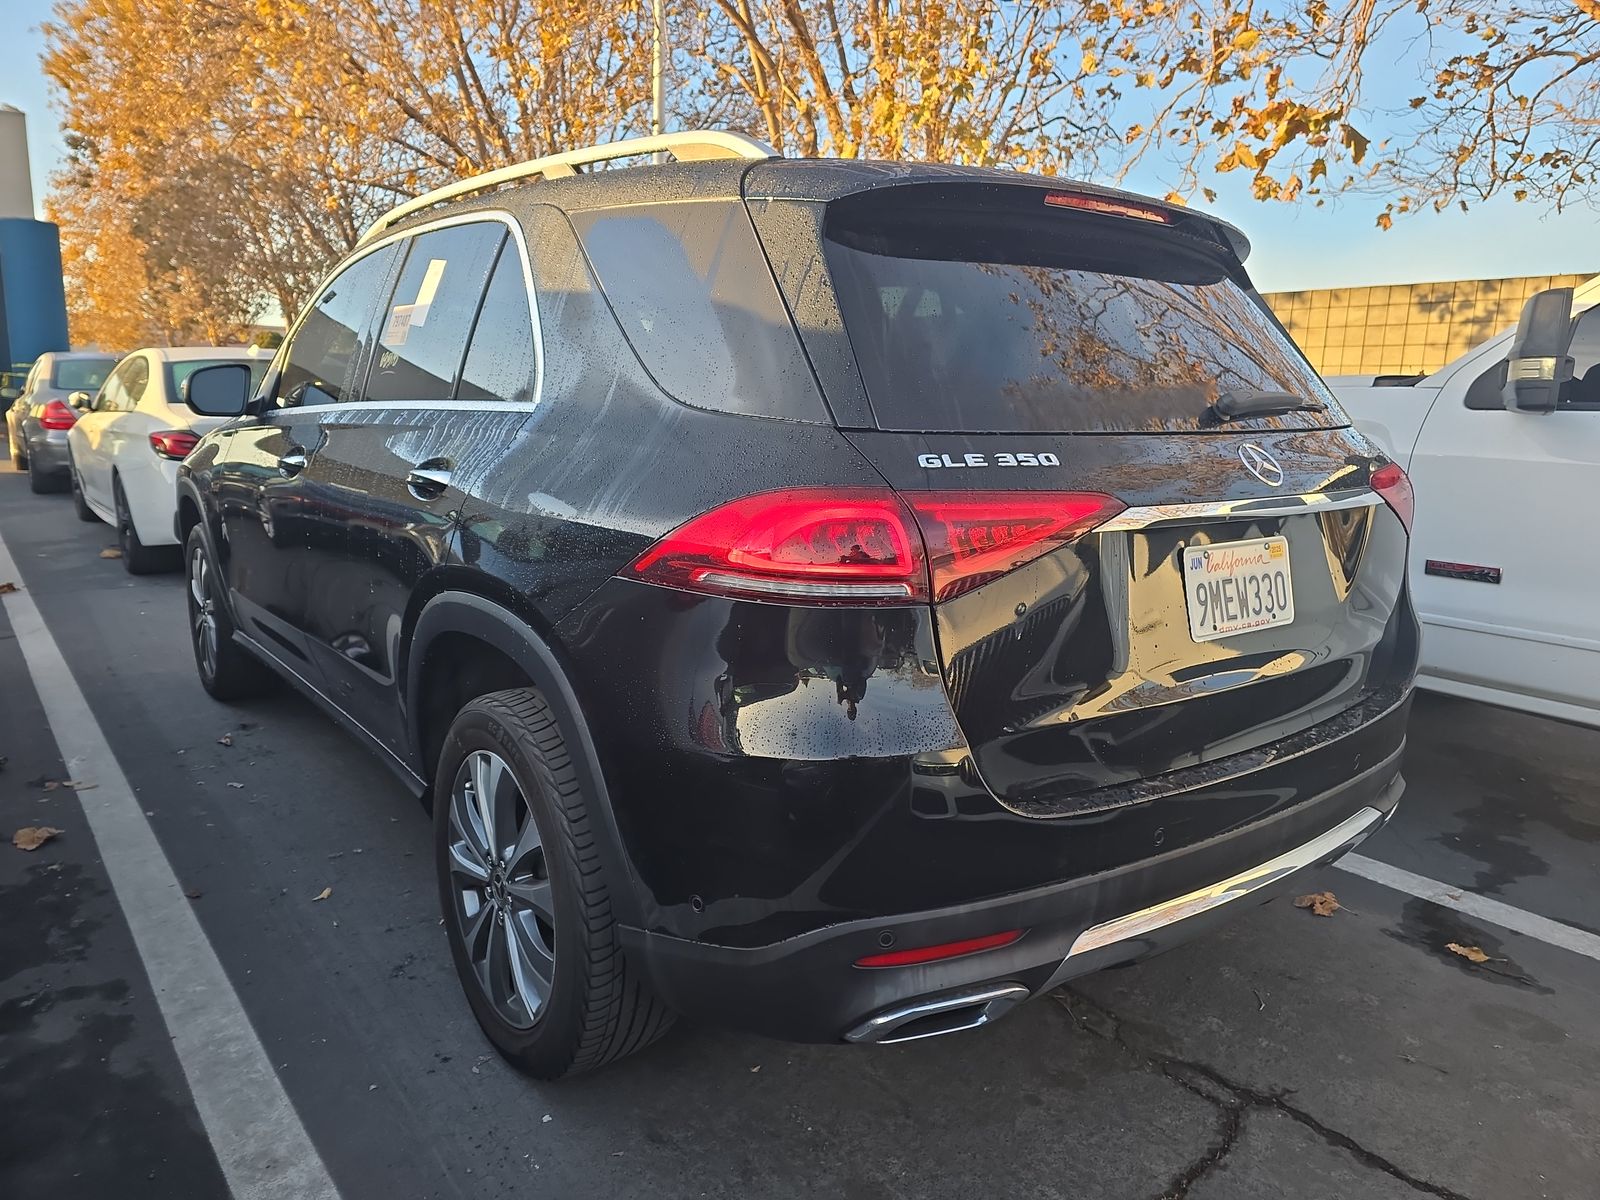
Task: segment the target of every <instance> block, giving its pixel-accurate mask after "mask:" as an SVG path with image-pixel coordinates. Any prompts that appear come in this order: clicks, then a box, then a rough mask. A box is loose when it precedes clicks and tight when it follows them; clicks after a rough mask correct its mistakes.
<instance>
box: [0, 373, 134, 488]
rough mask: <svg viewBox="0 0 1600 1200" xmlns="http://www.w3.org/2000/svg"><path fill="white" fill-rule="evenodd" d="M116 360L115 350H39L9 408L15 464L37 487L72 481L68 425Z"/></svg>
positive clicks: (8, 430)
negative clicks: (112, 352)
mask: <svg viewBox="0 0 1600 1200" xmlns="http://www.w3.org/2000/svg"><path fill="white" fill-rule="evenodd" d="M116 365H117V359H116V356H115V355H112V354H100V353H94V352H79V353H72V352H68V351H50V352H49V353H46V354H41V355H40V356H39V359H38V361H37V362H35V363H34V364H33V368H32V369H31V370H30V371H29V372H28V377H27V379H26V380H25V381H24V382H23V385H22V392H21V394H19V395H18V396H17V398H16V399H15V400H13V401H12V403H11V407H10V408H8V409H7V410H6V441H7V444H8V445H9V447H10V450H11V465H12V466H14V467H16V469H17V470H19V471H27V472H28V474H29V479H28V482H29V484H30V485H31V486H32V488H33V490H34V491H36V492H54V491H59V490H61V489H62V488H65V487H66V485H67V481H68V478H69V476H68V462H69V460H68V457H67V430H69V429H71V428H72V426H73V425H74V424H75V423H76V422H77V420H78V413H79V412H80V411H82V410H84V409H87V408H88V407H89V404H90V402H91V401H92V400H93V399H94V394H95V393H96V392H98V391H99V390H100V385H101V384H103V383H104V382H105V381H106V376H107V375H109V374H111V369H112V368H113V367H115V366H116Z"/></svg>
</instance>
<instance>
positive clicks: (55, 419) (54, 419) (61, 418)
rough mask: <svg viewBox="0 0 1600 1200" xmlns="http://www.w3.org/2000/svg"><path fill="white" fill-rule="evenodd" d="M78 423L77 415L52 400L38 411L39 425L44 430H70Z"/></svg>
mask: <svg viewBox="0 0 1600 1200" xmlns="http://www.w3.org/2000/svg"><path fill="white" fill-rule="evenodd" d="M77 423H78V414H77V413H75V412H73V411H72V409H71V408H69V407H68V406H67V405H65V404H63V403H61V401H59V400H52V401H50V403H49V404H46V405H45V406H44V407H43V408H42V409H40V410H39V424H40V425H41V426H43V427H44V428H45V429H71V428H72V427H73V426H74V425H76V424H77Z"/></svg>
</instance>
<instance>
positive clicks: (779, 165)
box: [383, 158, 1250, 262]
mask: <svg viewBox="0 0 1600 1200" xmlns="http://www.w3.org/2000/svg"><path fill="white" fill-rule="evenodd" d="M962 181H967V182H973V183H987V184H991V185H997V186H1008V185H1010V186H1024V187H1036V188H1043V189H1051V190H1056V191H1062V190H1067V191H1072V192H1075V193H1080V194H1085V195H1093V196H1101V197H1105V198H1109V199H1121V200H1130V201H1137V202H1138V203H1139V204H1142V205H1153V206H1155V207H1158V208H1161V209H1163V210H1165V211H1168V212H1171V213H1173V214H1174V215H1175V216H1176V217H1178V218H1180V219H1182V220H1185V221H1189V220H1193V221H1197V222H1200V223H1202V224H1204V225H1207V226H1209V227H1210V228H1211V230H1212V231H1213V232H1212V234H1211V236H1212V237H1216V238H1220V240H1221V241H1223V243H1224V244H1225V245H1227V246H1229V247H1230V248H1231V249H1232V250H1233V252H1234V254H1235V255H1237V256H1238V258H1239V261H1241V262H1243V261H1244V259H1245V257H1246V256H1247V255H1248V254H1249V253H1250V241H1249V239H1248V238H1247V237H1245V235H1244V234H1243V233H1242V232H1241V231H1240V230H1239V229H1237V228H1236V227H1234V226H1233V225H1231V224H1229V223H1228V222H1227V221H1223V220H1221V219H1219V218H1217V217H1214V216H1212V215H1211V214H1209V213H1203V212H1200V211H1198V210H1195V209H1190V208H1185V207H1184V206H1182V205H1179V204H1172V203H1168V202H1167V201H1164V200H1156V199H1153V198H1152V197H1149V196H1142V195H1139V194H1138V193H1135V192H1126V191H1122V190H1119V189H1117V188H1109V187H1105V186H1103V185H1101V184H1096V183H1087V182H1083V181H1079V180H1073V179H1065V178H1062V177H1060V176H1050V175H1031V174H1027V173H1025V172H1021V171H1007V170H1002V169H999V168H995V167H969V166H950V165H942V164H938V163H917V162H888V161H878V160H873V159H841V158H766V159H755V160H750V159H704V160H694V161H687V162H669V163H662V164H653V163H646V164H641V165H639V166H630V167H625V168H621V169H610V170H594V171H587V172H583V173H580V174H576V175H571V176H568V177H565V178H554V179H530V180H527V181H522V182H516V183H512V184H508V185H506V186H503V187H500V188H498V189H494V190H486V191H483V192H478V193H474V194H472V195H470V196H466V197H463V198H460V199H451V200H447V201H445V202H443V203H441V204H440V205H439V206H438V207H435V208H429V209H424V210H422V211H421V212H417V213H413V214H410V215H408V216H406V217H405V218H403V219H401V220H399V221H396V222H395V223H394V224H393V225H392V226H390V227H388V228H386V229H384V230H383V236H385V237H387V236H392V235H393V234H396V233H399V232H401V231H403V230H405V229H407V228H410V227H412V226H414V225H418V224H423V223H426V222H427V221H429V220H436V219H437V218H438V217H439V216H440V215H441V214H442V213H446V212H448V213H456V212H461V211H470V210H473V209H502V208H506V207H508V206H515V205H520V204H523V203H542V204H550V205H553V206H555V207H557V208H561V209H565V210H567V211H569V212H581V211H588V210H592V209H599V208H617V207H624V206H627V205H634V204H650V203H663V202H670V201H678V200H733V199H737V198H739V197H741V196H742V197H743V198H744V199H746V200H764V199H772V200H809V201H822V202H826V201H831V200H837V199H840V198H841V197H844V196H848V195H853V194H855V193H858V192H865V191H871V190H874V189H877V188H883V187H896V186H901V185H905V184H925V183H956V182H962Z"/></svg>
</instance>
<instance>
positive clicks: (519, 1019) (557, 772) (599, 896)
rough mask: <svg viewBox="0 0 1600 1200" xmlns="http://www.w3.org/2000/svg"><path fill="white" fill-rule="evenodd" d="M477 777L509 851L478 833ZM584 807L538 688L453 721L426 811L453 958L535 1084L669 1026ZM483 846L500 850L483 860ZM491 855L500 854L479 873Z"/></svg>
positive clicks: (490, 1031)
mask: <svg viewBox="0 0 1600 1200" xmlns="http://www.w3.org/2000/svg"><path fill="white" fill-rule="evenodd" d="M497 764H498V767H497ZM497 770H498V774H497V773H496V772H497ZM480 780H481V781H493V782H494V783H497V784H498V786H491V787H488V788H486V789H485V790H486V791H490V792H492V793H493V795H494V796H495V797H496V803H495V805H494V806H493V810H492V811H493V812H494V813H497V814H498V817H499V819H498V822H497V824H498V825H499V826H500V828H501V830H502V831H504V830H505V828H506V825H507V824H508V823H510V824H511V826H512V828H514V829H515V830H516V831H517V834H516V837H515V839H514V841H515V845H513V846H512V847H511V851H510V852H509V853H505V852H503V850H504V847H505V846H506V845H507V844H508V843H507V840H506V839H507V838H509V837H510V836H511V835H510V834H509V833H505V832H502V834H501V835H500V836H498V837H495V838H493V839H488V838H486V837H485V836H484V828H485V827H484V822H483V819H482V817H481V815H480V814H481V810H480V809H479V808H478V807H477V805H476V792H475V790H474V789H475V785H476V784H477V783H478V781H480ZM589 803H590V800H589V797H587V796H586V795H585V794H584V791H583V788H582V786H581V785H580V784H579V782H578V776H577V772H576V771H575V770H574V769H573V765H572V760H571V758H570V756H569V755H568V753H567V747H566V743H565V742H564V741H563V740H562V737H561V732H560V730H559V728H558V727H557V725H556V722H555V719H554V717H553V716H552V715H551V713H550V709H549V707H548V706H547V705H546V704H545V701H544V698H543V697H542V696H541V695H540V694H539V693H538V692H537V691H534V690H533V689H531V688H519V689H517V690H514V691H506V692H494V693H492V694H490V695H487V696H480V697H478V698H477V699H476V700H474V701H472V702H471V703H470V704H468V705H467V706H466V707H465V708H463V709H462V710H461V712H460V713H458V714H457V716H456V719H455V722H454V723H453V724H452V725H451V726H450V732H449V734H448V735H447V736H446V738H445V743H444V749H443V752H442V753H441V754H440V758H439V768H438V772H437V774H436V776H435V779H434V803H433V812H434V845H435V850H436V860H437V862H436V865H437V868H438V873H439V899H440V903H441V905H442V907H443V910H444V924H445V929H446V932H447V934H448V936H449V939H450V954H451V957H452V958H453V959H454V960H455V965H456V974H457V975H458V976H459V977H460V980H461V986H462V989H463V990H464V991H465V992H466V994H467V1002H468V1003H469V1004H470V1005H471V1007H472V1013H473V1016H475V1017H476V1018H477V1019H478V1024H479V1025H480V1026H481V1027H482V1028H483V1031H484V1033H485V1034H486V1035H487V1036H488V1038H489V1041H490V1042H491V1043H493V1045H494V1047H495V1049H496V1050H498V1051H499V1052H500V1053H501V1054H502V1055H503V1056H504V1057H505V1058H506V1059H507V1060H509V1061H510V1062H511V1064H512V1065H513V1066H515V1067H517V1068H518V1069H519V1070H522V1071H525V1072H526V1073H527V1074H529V1075H532V1076H534V1077H535V1078H538V1079H560V1078H562V1077H564V1076H568V1075H576V1074H579V1073H580V1072H583V1071H589V1070H593V1069H594V1068H595V1067H599V1066H603V1065H604V1064H606V1063H608V1062H612V1061H615V1060H616V1059H619V1058H622V1057H624V1056H626V1055H629V1054H633V1053H634V1052H635V1051H638V1050H641V1049H643V1048H644V1047H645V1046H647V1045H649V1044H650V1043H651V1042H653V1041H655V1040H656V1038H658V1037H660V1036H661V1035H662V1034H663V1033H665V1032H666V1031H667V1029H668V1028H669V1027H670V1026H671V1025H672V1021H673V1019H674V1018H673V1014H672V1012H671V1011H670V1010H669V1009H667V1008H666V1006H664V1005H663V1004H662V1003H661V1002H660V1001H659V1000H657V999H656V998H655V997H654V996H653V995H652V994H651V993H650V991H649V990H648V988H647V987H646V986H645V984H644V982H643V981H642V980H640V979H639V978H638V977H637V976H636V975H635V974H634V972H632V971H631V970H630V968H629V966H628V963H627V962H626V961H625V959H624V956H623V953H622V946H621V943H620V941H619V938H618V935H617V926H616V922H615V920H614V918H613V916H612V911H611V897H610V892H609V891H608V889H607V885H606V880H605V872H604V870H603V869H602V867H601V864H600V859H599V853H598V851H597V849H596V845H595V831H594V829H593V828H592V827H591V823H590V817H589ZM491 841H492V843H493V844H496V845H499V846H500V847H501V848H502V852H498V853H494V854H486V853H485V849H486V846H487V845H488V844H490V843H491ZM547 851H548V853H547ZM486 858H488V859H491V860H496V861H493V865H492V866H491V867H489V868H488V870H487V871H486V870H485V869H484V866H483V864H484V860H485V859H486ZM480 881H481V882H480ZM474 900H475V902H476V909H475V910H474V908H473V905H474ZM502 913H504V914H505V916H504V918H503V919H502V917H501V914H502ZM469 931H470V932H469ZM497 939H498V941H497ZM469 940H470V941H471V943H472V945H473V949H472V951H470V952H469V949H468V945H469ZM497 945H498V947H499V952H498V955H497V954H496V950H495V947H496V946H497ZM513 946H516V947H523V948H524V949H521V950H517V951H516V954H517V955H518V957H519V958H520V960H521V966H522V971H521V974H520V976H519V975H518V974H517V973H516V969H515V965H514V964H513V961H512V959H511V957H510V955H511V954H512V953H513V949H512V947H513ZM480 962H481V963H482V964H483V973H482V974H480V973H479V966H478V965H476V964H478V963H480ZM541 971H543V972H544V973H545V974H544V975H543V976H542V977H541V976H540V974H539V973H540V972H541ZM530 980H531V981H532V984H533V985H534V986H529V982H530ZM519 981H520V985H519ZM528 993H532V994H533V998H532V1000H531V1001H530V1000H529V999H528V995H527V994H528Z"/></svg>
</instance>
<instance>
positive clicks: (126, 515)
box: [111, 475, 177, 575]
mask: <svg viewBox="0 0 1600 1200" xmlns="http://www.w3.org/2000/svg"><path fill="white" fill-rule="evenodd" d="M111 503H112V505H113V507H114V508H115V510H116V515H117V545H118V546H120V547H121V548H122V566H123V569H124V570H126V571H127V572H128V574H129V575H151V574H154V573H155V572H156V571H170V570H171V569H172V568H173V567H175V566H176V565H177V561H176V557H175V556H174V554H173V552H172V549H171V548H169V547H167V546H146V545H145V544H144V543H143V542H141V541H140V540H139V531H138V530H137V529H135V528H134V527H133V514H131V513H130V512H129V511H128V498H127V496H125V495H123V493H122V480H120V479H118V478H117V477H116V476H115V475H113V476H112V477H111Z"/></svg>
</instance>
